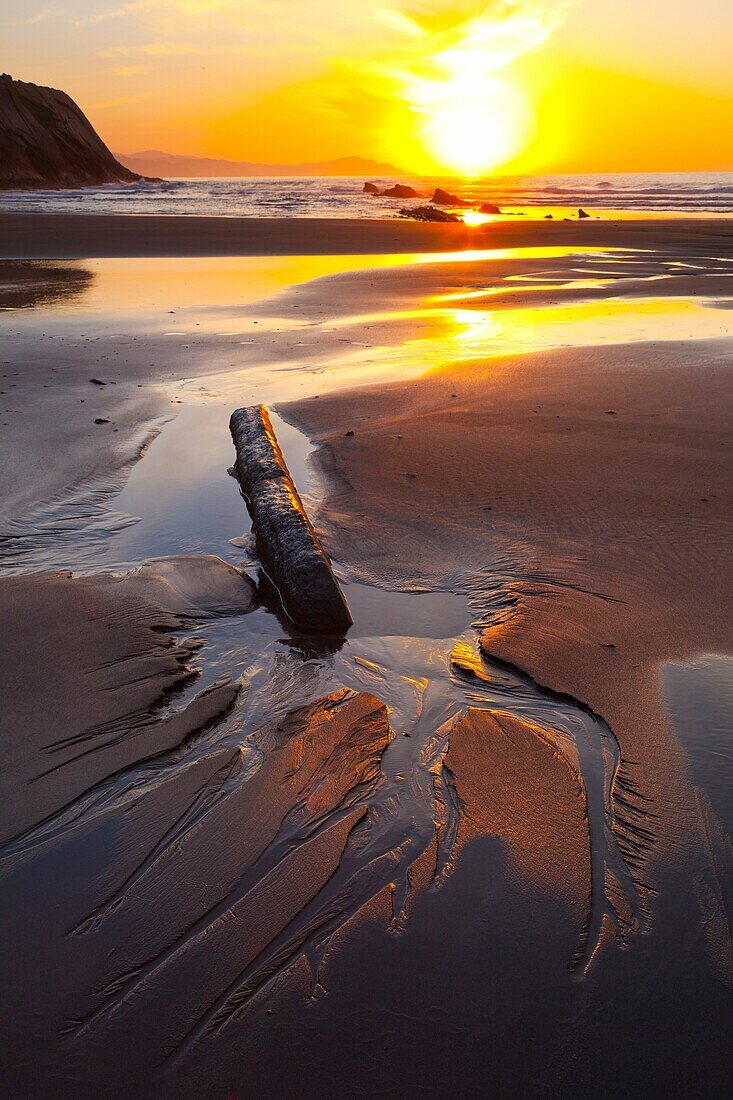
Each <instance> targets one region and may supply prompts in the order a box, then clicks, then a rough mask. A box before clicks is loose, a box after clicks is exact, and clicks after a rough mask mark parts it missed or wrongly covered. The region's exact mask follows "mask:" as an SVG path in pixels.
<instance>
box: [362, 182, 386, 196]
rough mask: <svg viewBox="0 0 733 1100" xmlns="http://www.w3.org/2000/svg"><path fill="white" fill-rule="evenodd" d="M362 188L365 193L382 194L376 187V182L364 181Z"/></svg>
mask: <svg viewBox="0 0 733 1100" xmlns="http://www.w3.org/2000/svg"><path fill="white" fill-rule="evenodd" d="M363 190H364V194H365V195H381V194H382V192H381V191H380V190H379V188H378V187H377V185H376V183H365V184H364V188H363Z"/></svg>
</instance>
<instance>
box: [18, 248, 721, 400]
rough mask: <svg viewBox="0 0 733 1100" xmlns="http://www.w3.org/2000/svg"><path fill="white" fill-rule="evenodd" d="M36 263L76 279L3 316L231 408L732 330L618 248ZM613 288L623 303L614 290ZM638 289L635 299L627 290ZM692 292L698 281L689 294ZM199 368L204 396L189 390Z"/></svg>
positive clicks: (663, 267) (43, 271) (665, 264)
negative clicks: (251, 395)
mask: <svg viewBox="0 0 733 1100" xmlns="http://www.w3.org/2000/svg"><path fill="white" fill-rule="evenodd" d="M37 268H38V273H39V279H41V280H42V279H44V278H50V277H51V275H52V274H53V272H54V271H59V270H63V271H65V272H66V273H67V274H68V272H69V270H72V271H76V272H78V273H86V274H87V275H88V276H89V278H88V279H87V280H86V281H85V282H83V287H84V289H83V291H82V292H77V293H75V294H74V295H72V296H69V298H68V299H67V300H66V301H64V300H62V299H58V300H55V301H54V302H53V304H51V305H47V306H46V308H45V309H44V310H43V311H40V310H39V311H36V310H34V309H16V310H14V311H13V314H12V316H13V325H14V327H19V326H21V325H23V324H25V323H28V324H29V325H31V326H33V325H35V326H41V327H42V329H43V332H45V333H48V332H49V331H50V329H51V328H52V319H53V318H54V317H57V318H58V319H59V325H60V329H59V330H58V331H57V335H63V336H64V338H65V339H67V340H68V341H69V342H70V345H71V347H73V346H74V342H75V341H79V340H81V339H84V338H86V336H89V335H91V336H92V337H93V338H94V339H97V340H100V341H103V342H108V341H109V342H111V341H114V342H115V346H116V347H117V348H118V349H119V351H118V352H116V353H115V354H121V355H124V356H127V355H128V354H130V352H128V351H127V350H125V351H124V352H123V351H122V345H124V344H127V345H128V346H129V348H130V349H132V348H134V347H140V348H142V346H143V345H142V344H141V345H135V344H134V341H136V340H141V341H147V348H146V351H145V352H143V353H142V354H150V355H151V356H157V357H159V358H161V361H163V357H165V361H166V362H167V361H168V358H169V357H170V356H171V355H172V356H174V357H175V361H174V362H171V364H170V365H171V367H172V368H174V369H172V370H171V377H175V378H176V379H178V380H179V381H182V380H184V379H185V378H186V376H187V369H188V368H187V364H188V363H189V362H190V363H191V364H193V362H194V360H193V359H190V358H189V357H190V356H195V363H196V367H195V369H194V368H193V365H192V366H191V369H190V372H189V373H190V375H191V376H197V381H196V383H191V385H195V386H196V387H197V389H198V390H200V391H201V393H204V392H205V391H206V390H207V389H210V392H213V391H214V389H216V391H217V392H219V393H220V394H223V393H227V394H229V393H231V394H232V399H233V400H240V397H239V396H238V394H237V390H238V389H241V387H242V385H243V384H244V380H245V379H246V380H247V382H246V384H247V386H250V387H251V386H254V387H255V390H256V387H257V386H258V385H262V386H265V387H266V388H267V390H268V392H269V393H271V394H272V395H273V399H274V400H275V399H276V400H278V401H281V400H289V399H295V398H299V397H303V396H306V395H308V394H309V393H325V392H328V391H329V390H335V389H342V388H346V387H348V386H356V385H367V384H370V383H377V382H388V381H393V380H399V379H405V378H417V377H419V376H420V375H422V374H424V373H426V372H428V371H436V370H441V369H443V368H445V367H449V366H450V365H451V364H454V363H457V362H467V361H469V360H482V359H483V360H491V359H496V358H498V357H501V356H512V355H517V354H527V353H532V352H535V351H540V350H544V349H551V348H562V347H584V346H585V347H593V346H597V345H600V344H628V343H633V342H637V341H640V342H641V341H652V340H654V341H660V340H689V339H709V338H720V339H726V338H730V336H731V325H732V324H733V311H731V310H726V309H715V308H710V307H709V306H707V305H706V304H705V299H704V298H703V297H700V298H693V297H691V296H688V297H683V296H677V297H675V296H673V295H670V296H669V297H662V296H661V295H660V289H661V286H660V283H661V281H662V280H665V279H670V278H671V277H672V276H671V274H670V272H671V271H672V270H673V269H674V270H676V268H675V264H674V261H671V260H670V261H665V260H663V259H660V258H658V257H656V258H655V256H654V254H652V253H643V252H634V251H631V250H621V249H614V250H610V249H609V250H604V249H601V248H584V249H582V250H580V251H577V250H573V249H570V248H567V247H555V248H550V247H544V248H520V249H482V250H473V251H471V250H468V251H464V252H456V253H429V254H420V255H403V256H394V255H393V256H389V255H377V256H336V257H334V256H307V257H251V258H222V259H218V258H213V259H204V260H198V259H197V260H196V261H195V262H192V261H191V260H188V259H164V260H152V259H146V260H144V261H140V260H137V259H126V260H96V261H83V262H82V261H73V262H65V263H62V262H60V261H59V262H56V263H51V264H43V263H40V262H39V263H38V265H37ZM685 274H686V275H688V273H687V272H685ZM339 276H343V278H339ZM688 277H689V275H688ZM319 279H323V280H324V282H323V283H322V284H321V285H317V286H315V287H314V286H313V283H312V280H319ZM627 281H631V282H632V283H633V287H634V291H633V293H634V296H633V297H631V296H624V286H625V284H626V282H627ZM640 282H643V283H645V284H646V285H647V287H648V290H647V294H648V296H647V297H641V296H639V290H640ZM705 289H706V284H705V283H704V282H703V283H701V295H702V294H704V293H705ZM385 305H387V306H388V308H385ZM6 316H8V317H9V316H11V315H10V314H7V315H6ZM79 333H83V334H85V336H84V337H82V336H80V335H79ZM102 346H104V344H103V345H102ZM108 347H109V345H108ZM174 349H175V350H174ZM202 365H203V366H204V367H206V366H207V365H208V367H209V372H210V373H209V376H208V379H209V380H210V387H209V386H204V387H202V385H201V382H202V379H201V373H202ZM221 372H225V373H221ZM258 380H259V381H258ZM202 399H203V400H205V399H206V398H205V397H203V398H202Z"/></svg>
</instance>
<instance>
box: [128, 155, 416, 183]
mask: <svg viewBox="0 0 733 1100" xmlns="http://www.w3.org/2000/svg"><path fill="white" fill-rule="evenodd" d="M116 156H117V157H118V158H119V159H120V161H121V162H122V163H123V164H124V165H126V166H127V168H129V169H131V170H132V171H133V172H139V173H140V174H141V175H151V174H152V175H155V176H163V177H165V178H166V179H169V178H170V177H171V176H198V177H205V176H360V177H363V176H389V177H393V176H401V175H403V174H404V173H403V172H402V171H400V169H399V168H395V166H394V165H393V164H379V163H378V162H377V161H375V160H366V159H364V157H339V158H338V159H337V160H319V161H305V162H304V163H303V164H257V163H254V162H252V161H249V160H216V159H213V158H211V157H187V156H178V155H177V154H175V153H161V152H159V151H158V150H157V149H148V150H146V151H145V152H143V153H117V154H116Z"/></svg>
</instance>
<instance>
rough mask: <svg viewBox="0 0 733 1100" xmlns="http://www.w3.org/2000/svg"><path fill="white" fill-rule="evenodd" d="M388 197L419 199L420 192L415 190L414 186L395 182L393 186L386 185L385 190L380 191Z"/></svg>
mask: <svg viewBox="0 0 733 1100" xmlns="http://www.w3.org/2000/svg"><path fill="white" fill-rule="evenodd" d="M382 194H383V195H386V196H387V198H390V199H419V198H420V192H419V191H416V190H415V188H414V187H408V185H407V184H406V183H396V184H395V185H394V187H388V188H387V190H386V191H383V192H382Z"/></svg>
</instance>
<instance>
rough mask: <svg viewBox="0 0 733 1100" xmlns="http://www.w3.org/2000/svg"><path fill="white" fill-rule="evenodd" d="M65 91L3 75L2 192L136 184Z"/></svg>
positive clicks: (0, 121) (135, 176)
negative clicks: (109, 184) (104, 184)
mask: <svg viewBox="0 0 733 1100" xmlns="http://www.w3.org/2000/svg"><path fill="white" fill-rule="evenodd" d="M142 178H143V177H141V176H140V175H138V173H137V172H131V171H130V169H129V168H125V167H124V166H123V165H121V164H120V162H119V161H118V160H116V159H115V157H114V156H113V155H112V153H111V152H110V151H109V149H108V148H107V146H106V145H105V144H104V142H103V141H102V139H101V138H100V137H99V135H98V134H97V133H96V131H95V130H94V128H93V126H92V124H91V123H90V122H89V120H88V119H87V118H86V116H85V115H84V113H83V112H82V111H81V110H80V109H79V108H78V107H77V105H76V104H75V103H74V101H73V99H71V97H70V96H68V95H67V94H66V93H65V92H61V91H58V90H57V89H55V88H40V87H38V86H37V85H36V84H26V83H24V82H23V81H21V80H13V78H12V77H11V76H8V75H7V74H6V73H4V74H2V75H0V190H2V189H5V190H8V189H10V188H21V189H25V188H31V187H34V188H35V187H85V186H89V185H95V184H101V183H137V182H139V181H140V179H142Z"/></svg>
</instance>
